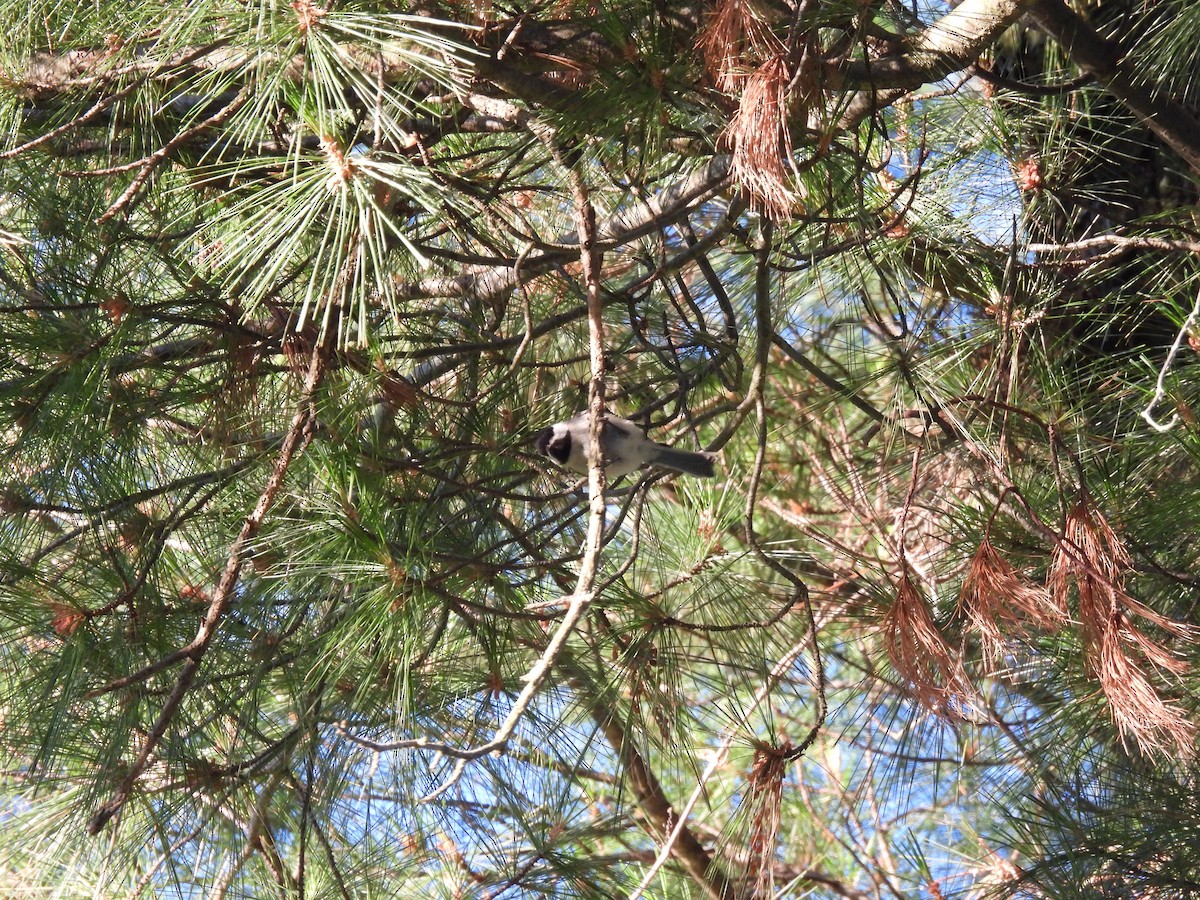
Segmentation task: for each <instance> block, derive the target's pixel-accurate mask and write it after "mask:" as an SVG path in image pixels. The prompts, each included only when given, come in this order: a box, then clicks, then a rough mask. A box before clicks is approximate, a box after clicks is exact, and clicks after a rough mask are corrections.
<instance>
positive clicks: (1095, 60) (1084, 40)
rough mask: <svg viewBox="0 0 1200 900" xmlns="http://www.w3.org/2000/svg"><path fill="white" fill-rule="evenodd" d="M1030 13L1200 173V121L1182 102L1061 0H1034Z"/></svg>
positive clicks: (1088, 70) (1080, 64)
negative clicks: (1134, 67) (1140, 71)
mask: <svg viewBox="0 0 1200 900" xmlns="http://www.w3.org/2000/svg"><path fill="white" fill-rule="evenodd" d="M1029 14H1030V16H1031V17H1032V18H1033V21H1034V22H1036V23H1037V26H1038V28H1040V29H1041V30H1042V31H1044V32H1045V33H1046V34H1048V35H1050V36H1051V37H1052V38H1054V39H1055V40H1056V41H1058V42H1059V43H1060V44H1062V46H1063V49H1064V50H1065V51H1066V52H1067V54H1068V55H1069V56H1070V57H1071V59H1072V60H1073V61H1074V62H1075V64H1076V65H1077V66H1079V68H1081V69H1082V70H1083V71H1084V72H1086V73H1087V74H1089V75H1092V76H1093V77H1095V79H1096V80H1097V81H1099V82H1100V83H1101V84H1103V85H1104V86H1105V87H1106V88H1107V89H1108V92H1109V93H1110V94H1112V95H1113V96H1114V97H1116V98H1117V99H1118V100H1120V101H1121V102H1122V103H1123V104H1124V105H1125V106H1126V108H1128V109H1129V111H1130V112H1132V113H1133V114H1134V115H1136V116H1137V117H1138V119H1139V120H1140V121H1141V122H1142V124H1143V125H1145V126H1146V127H1147V128H1149V129H1150V130H1151V131H1152V132H1154V134H1156V135H1157V136H1158V137H1159V138H1160V139H1161V140H1162V142H1163V143H1164V144H1166V145H1167V146H1168V147H1170V148H1171V149H1172V150H1174V151H1175V152H1176V153H1177V154H1179V156H1180V158H1181V159H1183V161H1184V162H1186V163H1187V164H1188V166H1189V167H1190V168H1191V169H1192V171H1193V172H1196V173H1200V121H1198V120H1197V119H1196V118H1195V116H1193V115H1192V113H1191V111H1190V110H1189V109H1187V107H1185V106H1183V105H1182V104H1181V103H1177V102H1176V101H1175V100H1172V99H1171V98H1170V97H1168V96H1167V95H1166V94H1165V93H1164V92H1162V91H1159V90H1155V89H1154V85H1153V84H1146V83H1145V82H1144V81H1143V80H1142V79H1140V78H1138V75H1137V73H1136V72H1133V71H1131V67H1130V66H1129V64H1128V63H1126V61H1125V60H1124V59H1123V58H1122V50H1121V48H1120V47H1119V46H1118V45H1117V44H1116V43H1115V42H1114V41H1110V40H1107V39H1105V38H1103V37H1101V36H1100V35H1099V34H1098V33H1097V32H1096V30H1095V29H1094V28H1092V26H1091V25H1090V24H1088V22H1087V20H1085V19H1084V18H1083V17H1082V16H1080V15H1079V14H1078V13H1076V12H1074V11H1072V10H1071V9H1070V8H1069V7H1067V5H1066V4H1065V3H1063V2H1062V0H1036V2H1035V3H1033V4H1032V5H1031V6H1030V9H1029Z"/></svg>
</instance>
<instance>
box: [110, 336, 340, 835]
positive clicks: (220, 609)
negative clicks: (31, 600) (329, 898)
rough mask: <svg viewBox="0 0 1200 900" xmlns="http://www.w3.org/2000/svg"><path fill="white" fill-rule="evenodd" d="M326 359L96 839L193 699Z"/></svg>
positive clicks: (315, 370) (306, 426)
mask: <svg viewBox="0 0 1200 900" xmlns="http://www.w3.org/2000/svg"><path fill="white" fill-rule="evenodd" d="M325 357H326V353H325V349H324V347H323V346H322V345H320V344H317V345H315V346H314V347H313V351H312V357H311V359H310V360H309V366H308V375H307V377H306V378H305V381H304V388H303V391H302V394H301V399H300V404H299V406H298V408H297V409H296V413H295V415H294V416H293V417H292V423H291V425H290V426H289V428H288V431H287V435H286V436H285V437H284V439H283V444H282V446H281V447H280V448H279V456H278V458H277V459H276V461H275V468H274V469H273V470H272V472H271V476H270V478H268V479H267V484H266V486H265V487H264V488H263V491H262V493H261V494H260V495H259V498H258V502H257V503H256V504H255V505H254V509H253V510H252V511H251V513H250V515H249V516H247V517H246V521H245V522H244V523H243V524H242V530H241V531H240V532H239V533H238V536H237V538H235V539H234V542H233V546H231V547H230V549H229V558H228V560H227V561H226V563H225V571H224V572H223V573H222V574H221V579H220V581H219V582H217V587H216V590H215V591H214V592H213V598H212V602H211V603H209V605H208V611H207V612H206V613H205V615H204V619H203V621H201V623H200V628H199V630H198V631H197V632H196V636H195V637H194V638H193V639H192V641H191V643H189V644H188V645H187V646H186V647H184V648H182V649H181V650H180V651H178V652H177V653H173V654H170V655H169V656H168V657H165V658H166V659H171V660H172V662H171V664H172V665H173V664H174V662H178V661H180V660H186V662H185V663H184V666H183V669H182V670H181V671H180V673H179V677H178V678H177V679H176V681H175V687H174V688H173V689H172V690H171V693H170V695H169V696H168V697H167V700H166V702H165V703H164V704H163V708H162V710H161V711H160V712H159V715H158V719H157V721H155V723H154V726H153V727H152V728H151V729H150V732H149V734H147V735H146V739H145V741H144V742H143V743H142V749H141V752H140V753H139V754H138V757H137V759H136V760H134V762H133V764H132V765H131V766H130V767H129V771H128V772H127V773H126V775H125V778H124V779H122V781H121V784H120V786H119V787H118V788H117V790H116V791H115V792H114V793H113V795H112V797H111V798H110V799H109V800H108V802H107V803H105V804H104V805H103V806H101V807H100V808H99V809H98V810H96V813H95V814H94V815H93V816H92V819H91V821H90V822H89V823H88V827H87V830H88V834H93V835H94V834H97V833H99V831H100V829H102V828H103V827H104V826H105V824H106V823H107V822H108V820H109V819H111V818H112V817H113V816H115V815H116V814H117V813H119V812H120V811H121V808H122V807H123V806H124V805H125V802H126V801H127V800H128V799H129V795H130V794H131V793H132V791H133V787H134V785H135V784H136V783H137V780H138V779H139V778H140V777H141V776H142V773H143V772H145V770H146V767H147V766H148V765H149V764H150V757H151V755H152V754H153V753H154V751H155V749H157V747H158V744H159V743H160V742H161V741H162V739H163V736H164V735H165V734H166V732H167V728H169V727H170V725H171V721H172V720H173V719H174V717H175V712H176V711H177V710H178V709H179V706H180V704H182V703H183V698H184V697H185V696H186V695H187V692H188V690H189V689H190V688H191V686H192V682H193V681H195V679H196V675H197V674H198V673H199V671H200V664H201V663H202V662H203V661H204V655H205V653H206V652H207V651H208V648H209V645H210V644H211V643H212V639H213V637H214V636H215V635H216V633H217V628H218V626H219V625H220V623H221V619H222V618H223V616H224V615H225V612H226V610H228V608H229V604H230V602H231V600H232V599H233V592H234V588H235V587H236V586H237V582H238V577H239V575H240V574H241V571H242V562H243V557H244V554H245V551H246V548H247V547H248V546H249V544H250V542H251V541H252V540H253V538H254V536H255V535H256V534H258V531H259V529H260V528H261V527H262V523H263V520H264V519H265V518H266V514H267V510H269V509H270V508H271V504H272V503H273V502H274V500H275V496H276V494H278V493H279V489H280V487H282V485H283V479H284V476H285V475H286V474H287V470H288V466H289V465H290V464H291V461H292V458H293V457H294V456H295V454H296V451H297V450H298V449H299V447H300V446H301V443H302V441H303V440H304V439H305V438H306V436H307V435H308V434H309V433H310V428H311V425H312V422H313V419H314V411H313V403H312V399H313V395H314V393H315V392H316V389H317V385H318V384H320V381H321V376H322V375H323V374H324V371H325ZM161 668H167V666H166V665H163V666H161Z"/></svg>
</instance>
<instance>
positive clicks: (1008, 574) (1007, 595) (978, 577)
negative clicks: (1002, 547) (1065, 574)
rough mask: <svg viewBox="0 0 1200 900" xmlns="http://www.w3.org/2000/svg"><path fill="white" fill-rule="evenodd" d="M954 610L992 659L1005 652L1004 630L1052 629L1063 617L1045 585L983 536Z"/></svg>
mask: <svg viewBox="0 0 1200 900" xmlns="http://www.w3.org/2000/svg"><path fill="white" fill-rule="evenodd" d="M958 611H959V612H960V613H961V614H962V615H964V616H965V617H966V620H967V625H968V627H970V628H971V629H973V630H974V631H975V632H976V633H977V634H978V635H979V640H980V646H981V649H982V651H983V655H984V656H985V657H986V658H987V659H988V660H990V661H992V662H996V661H998V660H999V659H1001V658H1002V657H1003V656H1004V654H1005V644H1004V638H1005V632H1006V631H1008V632H1015V633H1018V634H1026V633H1028V629H1029V628H1030V626H1034V627H1037V628H1039V629H1041V630H1042V631H1048V632H1054V631H1057V630H1058V629H1059V628H1061V627H1062V626H1063V625H1064V624H1065V623H1066V621H1067V610H1066V608H1065V607H1064V606H1063V605H1062V604H1061V603H1060V602H1057V601H1056V600H1055V599H1054V597H1053V596H1052V595H1051V593H1050V592H1049V591H1048V590H1046V588H1044V587H1042V586H1041V585H1038V584H1033V583H1032V582H1030V581H1028V580H1027V579H1025V578H1023V577H1021V573H1020V572H1018V571H1017V569H1016V568H1015V567H1014V566H1013V565H1012V563H1010V562H1009V561H1008V560H1006V559H1005V558H1004V557H1003V556H1001V555H1000V553H999V552H998V551H997V550H996V548H995V547H994V546H993V545H992V543H991V541H989V540H988V539H987V538H986V537H985V538H984V539H983V541H982V542H981V543H980V545H979V549H978V550H977V551H975V556H974V557H973V558H972V559H971V565H970V568H969V569H968V570H967V576H966V578H964V579H963V584H962V592H961V593H960V595H959V599H958ZM1002 624H1003V627H1002Z"/></svg>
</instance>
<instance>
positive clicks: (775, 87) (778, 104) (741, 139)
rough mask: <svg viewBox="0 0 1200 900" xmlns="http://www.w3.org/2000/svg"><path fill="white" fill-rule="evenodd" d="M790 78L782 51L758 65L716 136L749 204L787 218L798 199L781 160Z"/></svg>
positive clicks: (787, 139)
mask: <svg viewBox="0 0 1200 900" xmlns="http://www.w3.org/2000/svg"><path fill="white" fill-rule="evenodd" d="M789 80H790V75H789V72H788V66H787V62H786V60H785V59H784V58H783V57H782V56H776V57H774V58H773V59H771V60H769V61H767V62H766V63H764V64H763V65H761V66H759V67H758V69H756V70H755V71H754V74H752V75H751V76H750V77H749V79H748V80H747V81H746V86H745V89H744V90H743V91H742V100H741V103H740V104H739V105H738V108H737V112H736V113H734V116H733V118H732V119H730V121H729V124H728V125H727V126H726V127H725V131H724V132H723V133H722V135H721V141H722V143H724V144H725V145H726V146H727V147H729V148H730V150H731V152H732V155H733V160H732V163H731V170H732V172H733V177H734V179H735V180H736V181H737V183H738V184H740V185H741V186H742V187H743V188H745V189H746V192H747V193H748V194H749V195H750V205H751V207H752V208H754V209H755V210H757V211H758V212H761V213H762V214H763V215H765V216H767V217H768V218H770V219H774V220H783V219H787V218H790V216H791V214H792V210H793V209H794V208H795V205H796V201H797V200H798V197H797V195H796V193H795V191H793V190H792V188H791V187H790V186H789V180H790V174H789V172H788V169H787V165H786V164H785V160H790V159H791V158H792V137H791V132H790V131H789V129H788V99H787V97H788V82H789Z"/></svg>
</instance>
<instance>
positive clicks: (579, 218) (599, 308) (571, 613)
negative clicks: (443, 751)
mask: <svg viewBox="0 0 1200 900" xmlns="http://www.w3.org/2000/svg"><path fill="white" fill-rule="evenodd" d="M552 152H553V151H552ZM556 156H557V154H556ZM558 158H559V161H560V162H562V159H561V157H558ZM564 167H565V168H566V169H567V175H568V177H569V178H570V181H571V186H572V188H573V191H574V194H575V225H576V230H577V231H578V235H579V260H580V264H581V266H582V271H583V280H584V285H585V289H586V292H587V315H588V345H589V351H590V359H591V376H592V377H591V383H590V384H589V387H588V410H589V412H590V414H591V428H590V433H589V436H588V439H589V441H590V444H591V446H590V447H589V450H590V451H591V454H590V455H591V465H590V466H589V467H588V492H589V499H590V508H589V513H588V529H587V537H586V538H585V543H584V552H583V557H582V559H581V560H580V564H579V577H578V579H577V581H576V584H575V591H574V593H572V594H571V596H570V598H569V599H568V602H567V609H566V612H565V614H564V615H563V618H562V621H561V622H559V625H558V628H557V629H556V630H555V632H554V635H553V637H551V638H550V642H549V643H548V644H547V645H546V649H545V650H544V651H543V652H542V655H541V658H540V659H538V661H537V662H536V663H534V665H533V667H532V668H530V670H529V671H528V672H526V673H525V675H524V676H523V677H522V681H524V682H525V687H524V688H523V689H522V690H521V693H520V694H519V695H517V699H516V700H515V701H513V706H512V709H511V710H510V711H509V713H508V716H507V717H506V718H505V720H504V721H503V722H502V723H501V725H500V727H499V728H498V729H496V733H495V735H494V736H493V738H492V740H490V741H488V742H487V743H486V744H483V745H481V746H478V747H475V748H472V749H470V750H459V751H457V752H455V753H454V754H453V755H454V756H456V757H457V758H458V762H457V763H456V764H455V766H454V769H453V770H452V771H451V773H450V776H449V777H448V778H447V779H446V780H445V781H444V782H442V784H440V785H439V786H438V787H437V788H435V789H434V790H433V791H432V792H431V793H430V794H428V795H427V796H425V797H424V798H422V802H425V803H428V802H429V801H431V800H433V799H435V798H436V797H438V796H440V795H441V794H443V793H445V792H446V791H447V790H449V789H450V787H451V786H453V785H454V784H455V783H456V782H457V781H458V780H459V778H461V777H462V773H463V772H464V771H465V769H466V766H467V763H468V762H470V761H471V760H472V759H477V758H479V757H481V756H484V755H486V754H488V753H494V752H496V751H499V750H503V749H504V748H505V746H507V744H508V741H509V738H511V737H512V734H513V732H514V731H515V730H516V727H517V724H518V723H519V722H520V720H521V718H522V717H523V716H524V715H525V712H526V710H527V709H528V708H529V705H530V703H532V702H533V698H534V697H535V696H536V695H537V693H538V691H539V690H540V689H541V686H542V684H543V683H544V682H545V681H546V678H547V676H549V674H550V671H551V669H552V668H553V666H554V663H555V661H556V660H557V659H558V657H559V654H560V653H561V652H562V649H563V647H564V646H565V645H566V642H567V639H568V638H569V637H570V636H571V633H572V632H573V631H574V630H575V626H576V625H577V624H578V623H579V621H580V620H581V619H582V618H583V614H584V613H585V612H587V610H588V608H589V607H590V606H591V604H592V602H593V601H594V600H595V598H596V591H595V582H596V572H597V569H598V568H599V561H600V550H601V548H602V546H603V541H604V512H605V495H604V488H605V479H604V467H603V459H604V456H603V454H602V453H601V452H600V435H601V429H602V427H603V424H604V369H605V363H604V300H603V297H602V296H601V293H600V250H599V247H598V245H597V240H596V210H595V208H594V207H593V206H592V202H591V199H590V198H589V196H588V192H587V188H586V186H585V185H584V183H583V179H582V177H581V176H580V175H579V173H578V172H577V171H576V170H575V169H574V168H573V167H571V166H566V165H565V164H564ZM360 743H361V742H360Z"/></svg>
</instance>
